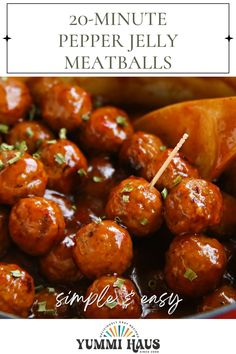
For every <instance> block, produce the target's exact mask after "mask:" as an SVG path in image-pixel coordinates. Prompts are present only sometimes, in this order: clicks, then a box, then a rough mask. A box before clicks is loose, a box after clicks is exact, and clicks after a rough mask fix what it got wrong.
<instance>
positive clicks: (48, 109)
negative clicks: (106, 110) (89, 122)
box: [41, 83, 92, 131]
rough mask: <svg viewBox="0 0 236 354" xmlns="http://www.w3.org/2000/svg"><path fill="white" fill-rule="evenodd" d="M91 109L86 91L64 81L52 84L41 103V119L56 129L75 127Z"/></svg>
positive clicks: (71, 128) (72, 128)
mask: <svg viewBox="0 0 236 354" xmlns="http://www.w3.org/2000/svg"><path fill="white" fill-rule="evenodd" d="M91 109H92V103H91V99H90V96H89V95H88V93H87V92H86V91H84V90H83V89H82V88H80V87H79V86H76V85H70V84H64V83H59V84H57V85H53V86H52V87H51V89H50V90H49V91H48V93H47V94H46V95H45V96H44V97H43V99H42V103H41V113H42V116H43V119H44V120H45V121H46V122H47V123H48V124H49V126H50V127H51V128H52V129H54V130H56V131H58V130H59V129H61V128H66V129H68V130H69V131H72V130H74V129H77V128H78V127H79V126H80V125H81V123H82V119H83V117H87V116H88V115H89V114H90V112H91Z"/></svg>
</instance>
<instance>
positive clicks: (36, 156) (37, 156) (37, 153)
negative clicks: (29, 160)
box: [32, 152, 40, 160]
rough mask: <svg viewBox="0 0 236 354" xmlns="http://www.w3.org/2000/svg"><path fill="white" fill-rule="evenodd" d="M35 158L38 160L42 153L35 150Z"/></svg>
mask: <svg viewBox="0 0 236 354" xmlns="http://www.w3.org/2000/svg"><path fill="white" fill-rule="evenodd" d="M32 156H33V158H34V159H36V160H38V159H39V158H40V153H39V152H35V153H34V154H33V155H32Z"/></svg>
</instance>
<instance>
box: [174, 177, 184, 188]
mask: <svg viewBox="0 0 236 354" xmlns="http://www.w3.org/2000/svg"><path fill="white" fill-rule="evenodd" d="M181 181H182V177H181V176H180V175H178V176H177V177H176V178H175V179H174V182H173V186H174V187H175V186H177V185H178V184H179V183H180V182H181Z"/></svg>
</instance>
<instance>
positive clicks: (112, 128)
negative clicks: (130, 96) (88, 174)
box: [80, 107, 133, 153]
mask: <svg viewBox="0 0 236 354" xmlns="http://www.w3.org/2000/svg"><path fill="white" fill-rule="evenodd" d="M132 133H133V128H132V125H131V124H130V121H129V118H128V116H127V114H126V113H125V112H124V111H122V110H120V109H118V108H115V107H102V108H98V109H96V110H95V111H93V113H92V114H91V116H90V117H89V119H88V120H87V121H86V122H84V123H83V124H82V125H81V131H80V141H81V143H82V146H84V147H85V148H86V149H87V150H92V151H96V152H100V153H116V152H118V150H119V149H120V147H121V145H122V143H123V142H124V141H125V140H126V139H127V138H129V137H130V136H131V135H132Z"/></svg>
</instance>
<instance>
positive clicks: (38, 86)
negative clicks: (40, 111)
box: [27, 77, 61, 104]
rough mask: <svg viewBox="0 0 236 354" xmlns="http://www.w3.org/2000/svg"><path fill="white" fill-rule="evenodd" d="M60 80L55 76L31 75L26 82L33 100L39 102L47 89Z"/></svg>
mask: <svg viewBox="0 0 236 354" xmlns="http://www.w3.org/2000/svg"><path fill="white" fill-rule="evenodd" d="M60 82H61V80H60V79H59V78H57V77H32V78H30V79H29V81H28V82H27V84H28V87H29V89H30V93H31V95H32V97H33V99H34V102H36V103H37V104H40V103H41V102H42V99H43V98H44V97H45V96H46V94H47V93H48V91H50V90H51V88H52V87H53V86H55V85H57V84H59V83H60Z"/></svg>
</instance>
